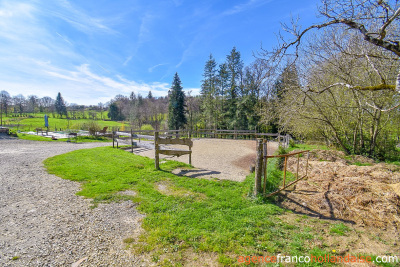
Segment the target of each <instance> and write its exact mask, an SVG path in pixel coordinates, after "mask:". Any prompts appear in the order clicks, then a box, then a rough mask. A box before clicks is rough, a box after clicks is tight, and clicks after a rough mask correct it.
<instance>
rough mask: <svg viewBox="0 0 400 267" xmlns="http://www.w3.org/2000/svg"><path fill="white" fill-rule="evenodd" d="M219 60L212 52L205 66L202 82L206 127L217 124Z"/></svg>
mask: <svg viewBox="0 0 400 267" xmlns="http://www.w3.org/2000/svg"><path fill="white" fill-rule="evenodd" d="M216 67H217V62H216V61H215V59H214V58H213V56H212V55H211V54H210V58H209V59H208V60H207V62H206V65H205V67H204V74H203V77H204V80H203V81H202V84H201V96H202V105H201V108H202V110H203V115H204V120H205V125H206V127H208V126H211V127H215V126H216V121H217V118H216V115H217V75H216V73H217V69H216Z"/></svg>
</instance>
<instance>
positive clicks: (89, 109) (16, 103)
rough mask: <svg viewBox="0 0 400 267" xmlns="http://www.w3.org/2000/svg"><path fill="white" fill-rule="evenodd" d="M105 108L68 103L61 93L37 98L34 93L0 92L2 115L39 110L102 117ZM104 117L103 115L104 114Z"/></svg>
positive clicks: (93, 117) (66, 114)
mask: <svg viewBox="0 0 400 267" xmlns="http://www.w3.org/2000/svg"><path fill="white" fill-rule="evenodd" d="M106 109H107V105H106V104H102V103H99V104H98V105H97V106H85V105H77V104H68V103H67V102H65V101H64V99H63V97H62V96H61V93H58V94H57V96H56V98H55V99H53V98H51V97H49V96H45V97H42V98H39V97H37V96H35V95H30V96H28V97H25V96H23V95H22V94H19V95H16V96H11V95H10V94H9V93H8V92H7V91H4V90H3V91H1V92H0V114H1V117H3V116H12V117H17V116H18V117H23V116H26V114H33V115H34V114H35V113H39V112H42V113H43V112H44V113H50V114H52V115H53V117H56V116H57V117H60V118H62V117H65V118H71V119H80V118H81V119H88V118H91V119H98V113H100V118H101V119H103V113H104V111H105V110H106ZM104 118H105V116H104Z"/></svg>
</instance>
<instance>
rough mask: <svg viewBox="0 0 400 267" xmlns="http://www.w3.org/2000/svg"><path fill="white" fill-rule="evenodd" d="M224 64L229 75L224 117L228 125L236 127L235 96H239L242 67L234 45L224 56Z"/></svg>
mask: <svg viewBox="0 0 400 267" xmlns="http://www.w3.org/2000/svg"><path fill="white" fill-rule="evenodd" d="M226 65H227V69H228V75H229V85H228V86H229V88H228V91H227V102H226V105H227V113H226V117H227V120H228V127H230V128H231V129H232V128H236V127H237V126H239V122H238V120H237V114H236V112H237V105H238V102H237V98H238V97H239V96H240V91H241V86H242V77H241V76H242V69H243V62H242V59H241V58H240V52H238V51H236V47H233V49H232V51H231V53H230V54H229V55H228V56H227V57H226Z"/></svg>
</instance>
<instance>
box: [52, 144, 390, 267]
mask: <svg viewBox="0 0 400 267" xmlns="http://www.w3.org/2000/svg"><path fill="white" fill-rule="evenodd" d="M44 163H45V166H46V168H47V170H48V171H49V172H50V173H52V174H55V175H58V176H60V177H62V178H64V179H69V180H72V181H78V182H81V185H82V190H81V191H79V192H78V193H77V194H78V195H81V196H84V197H87V198H91V199H93V206H94V208H95V206H96V205H97V203H99V202H108V201H120V200H128V199H130V200H132V201H133V202H136V203H139V205H138V210H139V211H141V212H143V213H145V214H146V217H145V218H144V220H143V223H142V227H143V228H144V229H145V233H144V234H142V236H141V237H140V239H138V240H135V239H133V238H131V237H129V236H127V237H126V239H125V241H124V242H125V243H126V246H127V249H133V250H134V252H135V253H149V254H150V255H151V258H152V260H153V261H154V262H156V263H158V264H159V265H162V266H171V265H175V266H182V264H185V263H186V265H187V264H189V265H190V264H191V263H187V262H185V261H186V260H187V258H189V257H190V256H188V254H189V255H192V257H193V255H203V256H202V257H208V256H210V257H214V258H215V260H216V261H218V262H219V264H220V265H222V266H234V265H236V264H238V256H240V255H262V256H266V255H271V256H273V255H277V254H282V255H310V254H312V255H316V256H319V255H321V256H322V255H324V254H328V253H331V254H332V248H335V246H333V247H330V245H329V244H325V243H323V242H322V241H323V240H328V239H329V238H328V237H330V236H332V235H333V236H339V237H338V238H342V236H341V235H345V236H343V238H347V235H349V234H352V233H355V231H354V230H353V229H352V228H347V226H345V225H342V224H335V223H334V222H328V221H324V220H318V219H313V218H311V217H308V216H304V215H295V214H293V213H291V212H289V211H285V210H284V209H282V208H280V207H278V206H277V205H276V204H275V203H274V202H273V200H272V199H262V198H259V197H254V196H252V194H251V192H252V188H253V184H254V174H253V175H249V176H248V177H247V179H246V180H245V181H244V182H233V181H222V180H221V181H220V180H206V179H194V178H188V177H181V176H176V175H174V174H172V173H171V170H173V169H176V168H178V167H179V168H190V166H188V165H186V164H184V163H181V162H176V161H167V162H165V163H162V164H161V168H162V170H155V168H154V160H152V159H149V158H146V157H140V156H137V155H132V154H131V153H128V152H125V151H122V150H118V149H112V148H110V147H102V148H94V149H86V150H77V151H73V152H70V153H67V154H63V155H59V156H55V157H52V158H49V159H47V160H45V162H44ZM268 172H269V174H268V176H269V177H271V187H276V186H277V185H278V184H279V182H280V180H279V177H281V173H279V172H280V171H279V170H276V168H274V164H273V162H271V163H270V164H269V168H268ZM272 177H274V178H273V179H272ZM127 189H130V190H134V191H135V192H137V195H136V196H126V195H120V194H118V192H119V191H123V190H127ZM285 218H293V219H292V220H287V219H285ZM350 227H351V226H350ZM357 234H359V233H357ZM335 238H336V237H335ZM190 253H191V254H190ZM213 255H214V256H213ZM215 255H217V256H215ZM171 262H174V264H171ZM241 265H243V264H241ZM250 266H254V264H253V263H252V264H250ZM277 266H278V265H277ZM296 266H329V264H327V263H313V264H303V265H302V264H300V263H298V264H297V265H296ZM393 266H394V265H393Z"/></svg>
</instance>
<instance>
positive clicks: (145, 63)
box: [0, 0, 318, 104]
mask: <svg viewBox="0 0 400 267" xmlns="http://www.w3.org/2000/svg"><path fill="white" fill-rule="evenodd" d="M317 4H318V0H304V1H303V0H302V1H298V0H297V1H296V0H232V1H227V0H208V1H201V0H198V1H195V0H190V1H189V0H165V1H162V0H113V1H106V0H84V1H82V0H71V1H68V0H26V1H25V0H18V1H15V0H0V90H6V91H8V92H9V93H10V94H11V95H17V94H23V95H25V96H28V95H32V94H33V95H37V96H39V97H43V96H50V97H52V98H55V97H56V95H57V92H61V94H62V95H63V97H64V99H65V100H66V101H67V102H68V103H77V104H97V103H99V102H103V103H105V102H107V101H109V100H110V99H111V98H113V97H114V96H115V95H117V94H123V95H129V93H130V92H132V91H134V92H135V93H136V94H138V93H141V94H142V95H147V93H148V91H149V90H151V91H152V93H153V95H154V96H165V95H166V94H167V92H168V89H169V87H170V84H171V82H172V78H173V75H174V73H175V72H178V74H179V76H180V78H181V80H182V85H183V87H184V89H185V90H186V91H189V90H191V91H192V94H197V93H199V89H200V84H201V79H202V73H203V68H204V64H205V62H206V60H207V59H208V56H209V55H210V53H212V54H213V55H214V57H215V58H216V60H217V61H218V63H222V62H223V61H224V60H225V58H226V55H227V54H228V53H229V52H230V50H231V49H232V48H233V47H234V46H236V48H237V49H238V51H240V53H241V55H242V59H243V61H244V63H245V64H249V63H250V62H252V61H253V60H254V57H253V52H256V51H258V50H259V49H260V45H261V43H262V45H263V47H264V48H267V49H268V48H271V47H272V46H273V45H275V44H276V43H277V41H276V33H277V32H278V31H279V30H280V29H281V26H280V22H286V23H289V22H290V17H291V15H292V16H299V17H300V23H301V24H302V25H304V26H305V25H309V24H311V23H314V22H316V20H317V18H316V6H317Z"/></svg>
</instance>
